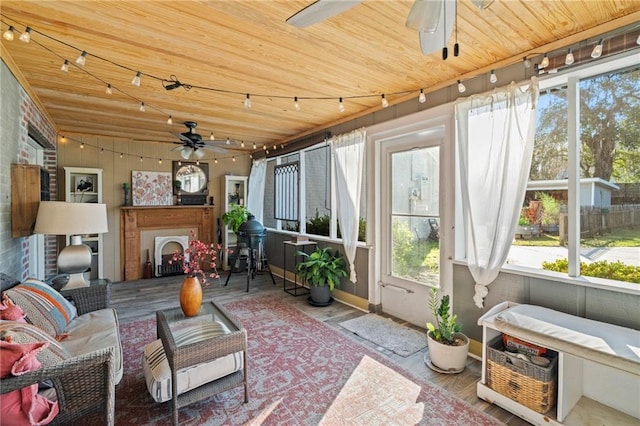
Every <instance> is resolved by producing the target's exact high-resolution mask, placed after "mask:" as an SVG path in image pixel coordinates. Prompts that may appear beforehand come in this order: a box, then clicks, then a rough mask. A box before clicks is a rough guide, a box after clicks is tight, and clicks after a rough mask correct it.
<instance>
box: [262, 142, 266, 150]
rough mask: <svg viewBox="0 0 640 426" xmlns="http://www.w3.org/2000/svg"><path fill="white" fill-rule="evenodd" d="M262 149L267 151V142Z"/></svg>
mask: <svg viewBox="0 0 640 426" xmlns="http://www.w3.org/2000/svg"><path fill="white" fill-rule="evenodd" d="M262 149H264V150H265V151H266V150H267V144H266V143H265V144H264V145H262Z"/></svg>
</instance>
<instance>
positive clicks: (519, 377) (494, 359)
mask: <svg viewBox="0 0 640 426" xmlns="http://www.w3.org/2000/svg"><path fill="white" fill-rule="evenodd" d="M547 357H548V358H549V359H551V363H550V364H549V366H548V367H541V366H538V365H535V364H533V363H531V362H527V361H524V360H523V361H522V367H520V366H517V365H513V364H512V363H511V360H510V359H509V357H507V355H506V354H505V353H504V346H503V344H502V336H498V337H497V338H495V339H493V340H492V341H491V342H489V345H488V346H487V385H488V386H489V387H490V388H491V389H493V390H495V391H496V392H498V393H501V394H502V395H505V396H507V397H509V398H510V399H512V400H514V401H516V402H518V403H519V404H522V405H524V406H525V407H528V408H530V409H532V410H534V411H536V412H538V413H542V414H544V413H546V412H548V411H549V410H551V409H552V408H553V407H554V406H555V403H556V383H557V377H558V374H557V367H558V354H557V353H556V352H554V351H548V352H547Z"/></svg>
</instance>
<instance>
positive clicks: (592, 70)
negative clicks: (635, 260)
mask: <svg viewBox="0 0 640 426" xmlns="http://www.w3.org/2000/svg"><path fill="white" fill-rule="evenodd" d="M638 63H640V52H637V51H632V52H626V53H623V54H620V55H616V56H614V57H611V58H607V59H606V60H603V61H601V62H598V63H596V64H585V65H583V66H579V67H576V68H575V69H571V70H568V71H566V72H564V73H558V74H547V76H541V77H540V80H539V87H540V91H541V92H542V91H544V90H547V89H552V88H554V87H558V86H563V85H566V86H567V88H568V89H567V99H568V125H569V129H568V144H569V156H568V173H569V203H568V214H569V226H568V238H569V246H568V248H569V251H568V259H569V272H568V273H567V274H564V273H560V272H553V271H547V270H542V269H535V268H530V267H526V266H519V265H510V264H506V263H505V264H504V265H503V266H502V268H501V269H500V270H501V272H506V273H512V274H515V275H522V276H525V277H529V278H533V279H543V280H552V281H557V282H561V283H566V284H574V285H580V286H585V287H592V288H598V289H604V290H609V291H612V290H613V291H617V292H621V293H628V294H634V295H640V286H639V285H638V284H635V283H627V282H623V281H616V280H609V279H605V278H598V277H589V276H583V275H579V268H580V250H579V247H580V246H579V241H580V224H579V222H578V220H577V218H578V216H579V214H580V179H579V177H580V170H579V155H580V149H579V145H578V143H579V137H580V127H579V126H580V117H579V114H580V108H579V96H580V87H579V85H580V81H581V80H583V79H587V78H590V77H594V76H597V75H601V74H606V73H612V72H615V71H617V70H624V69H625V68H629V67H631V66H635V65H637V64H638ZM577 139H578V140H577ZM455 155H456V165H457V164H458V161H457V158H458V152H457V147H456V154H455ZM456 170H457V167H456ZM459 185H460V183H459V174H458V172H457V171H456V192H457V191H459ZM459 201H460V197H459V195H456V203H455V223H456V229H458V230H463V229H464V226H463V221H462V206H461V204H460V202H459ZM464 240H465V236H464V232H463V231H461V232H455V256H454V261H453V262H454V264H458V265H464V266H466V265H467V257H466V252H465V248H464V247H465V244H464Z"/></svg>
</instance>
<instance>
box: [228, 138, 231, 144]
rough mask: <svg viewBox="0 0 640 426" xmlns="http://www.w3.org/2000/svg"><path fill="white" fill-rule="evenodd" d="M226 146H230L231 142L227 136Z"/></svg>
mask: <svg viewBox="0 0 640 426" xmlns="http://www.w3.org/2000/svg"><path fill="white" fill-rule="evenodd" d="M227 145H231V141H230V140H229V136H227Z"/></svg>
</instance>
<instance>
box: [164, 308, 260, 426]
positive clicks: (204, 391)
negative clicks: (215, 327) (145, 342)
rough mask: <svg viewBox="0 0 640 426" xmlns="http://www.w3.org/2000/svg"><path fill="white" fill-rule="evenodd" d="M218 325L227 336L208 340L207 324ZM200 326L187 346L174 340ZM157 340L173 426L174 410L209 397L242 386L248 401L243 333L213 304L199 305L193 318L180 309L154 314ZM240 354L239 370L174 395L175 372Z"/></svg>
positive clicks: (210, 337) (245, 336) (175, 420)
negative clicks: (161, 350) (164, 360)
mask: <svg viewBox="0 0 640 426" xmlns="http://www.w3.org/2000/svg"><path fill="white" fill-rule="evenodd" d="M213 321H218V322H221V323H223V324H224V325H225V326H226V327H227V328H228V329H229V333H227V334H223V335H215V336H211V335H210V334H207V332H206V330H207V327H206V325H207V323H211V322H213ZM198 324H201V325H202V330H203V332H202V335H201V336H199V337H198V336H197V335H193V336H192V337H193V338H192V339H190V342H189V343H187V344H182V345H180V344H177V343H176V340H175V338H174V336H175V334H174V333H176V332H179V331H180V330H181V329H182V328H184V327H185V326H193V325H196V327H195V328H196V329H197V328H198V327H197V325H198ZM156 326H157V332H158V337H159V338H160V340H161V341H162V346H163V348H164V352H165V355H166V357H167V362H168V363H169V368H170V369H171V401H172V407H173V423H174V424H175V425H177V424H178V410H179V409H180V408H181V407H184V406H187V405H189V404H192V403H194V402H197V401H201V400H203V399H206V398H209V397H210V396H212V395H215V394H218V393H220V392H224V391H226V390H229V389H232V388H234V387H236V386H239V385H243V386H244V402H248V401H249V393H248V388H247V332H246V330H245V329H244V328H243V327H242V326H241V325H240V324H239V323H238V322H236V321H235V320H234V319H233V318H232V317H230V316H229V315H228V314H227V312H226V311H225V310H224V309H223V308H222V307H221V306H218V305H217V304H215V303H214V302H211V301H208V302H203V303H202V307H201V308H200V312H198V315H196V316H195V317H185V316H184V314H183V313H182V310H181V309H180V308H174V309H167V310H162V311H157V312H156ZM240 351H242V353H243V354H242V355H243V360H244V361H243V368H242V370H239V371H236V372H235V373H231V374H229V375H227V376H224V377H222V378H220V379H218V380H214V381H212V382H209V383H206V384H204V385H202V386H199V387H197V388H195V389H191V390H189V391H186V392H184V393H182V394H180V395H178V378H177V377H178V371H179V370H181V369H183V368H187V367H191V366H194V365H197V364H200V363H203V362H208V361H211V360H213V359H216V358H220V357H223V356H226V355H229V354H233V353H236V352H240Z"/></svg>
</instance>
